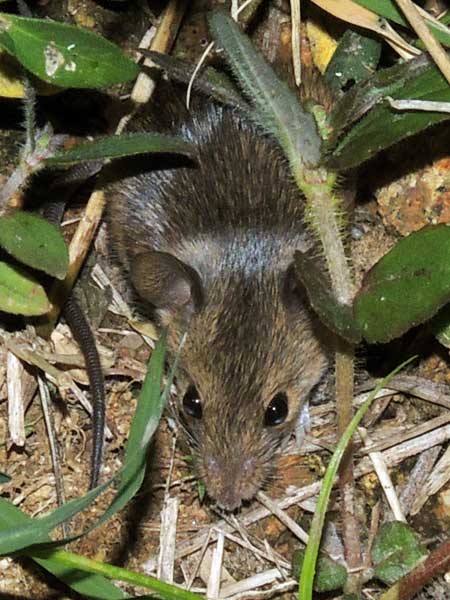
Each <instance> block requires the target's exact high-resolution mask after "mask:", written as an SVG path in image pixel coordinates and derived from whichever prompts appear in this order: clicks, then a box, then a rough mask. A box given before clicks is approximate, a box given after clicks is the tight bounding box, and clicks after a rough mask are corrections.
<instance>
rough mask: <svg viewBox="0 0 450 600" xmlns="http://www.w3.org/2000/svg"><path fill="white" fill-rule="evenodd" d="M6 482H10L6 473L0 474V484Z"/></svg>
mask: <svg viewBox="0 0 450 600" xmlns="http://www.w3.org/2000/svg"><path fill="white" fill-rule="evenodd" d="M8 481H11V477H10V476H9V475H7V474H6V473H0V483H8Z"/></svg>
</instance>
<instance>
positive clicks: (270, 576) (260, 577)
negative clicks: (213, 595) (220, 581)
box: [220, 569, 296, 598]
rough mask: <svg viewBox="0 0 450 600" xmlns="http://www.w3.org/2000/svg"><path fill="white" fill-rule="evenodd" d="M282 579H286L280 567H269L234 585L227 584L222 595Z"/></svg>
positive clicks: (232, 594) (246, 590)
mask: <svg viewBox="0 0 450 600" xmlns="http://www.w3.org/2000/svg"><path fill="white" fill-rule="evenodd" d="M280 579H283V580H284V579H285V577H284V575H283V574H281V573H280V571H279V570H278V569H269V570H268V571H263V572H262V573H258V574H257V575H253V577H248V578H247V579H243V580H242V581H238V582H237V583H234V584H232V585H228V586H225V587H224V588H223V590H222V593H221V596H220V597H221V598H229V597H232V596H235V595H237V594H242V593H244V592H248V591H250V590H255V589H257V588H259V587H262V586H263V585H269V584H271V583H275V582H279V581H280ZM285 583H286V582H285ZM287 583H288V584H291V583H292V582H291V581H288V582H287ZM294 583H296V582H294Z"/></svg>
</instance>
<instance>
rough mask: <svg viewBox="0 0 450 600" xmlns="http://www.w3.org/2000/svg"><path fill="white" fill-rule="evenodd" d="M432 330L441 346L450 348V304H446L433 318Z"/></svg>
mask: <svg viewBox="0 0 450 600" xmlns="http://www.w3.org/2000/svg"><path fill="white" fill-rule="evenodd" d="M430 329H431V331H432V332H433V333H434V335H435V336H436V338H437V340H438V342H439V343H440V344H442V345H443V346H445V347H446V348H450V304H446V305H445V306H444V308H442V309H441V310H440V311H439V312H438V314H437V315H436V316H435V317H434V318H433V320H432V321H431V323H430Z"/></svg>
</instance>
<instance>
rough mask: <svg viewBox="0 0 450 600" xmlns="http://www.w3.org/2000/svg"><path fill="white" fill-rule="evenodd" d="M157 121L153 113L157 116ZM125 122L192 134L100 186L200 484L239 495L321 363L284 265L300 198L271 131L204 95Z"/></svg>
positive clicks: (250, 490)
mask: <svg viewBox="0 0 450 600" xmlns="http://www.w3.org/2000/svg"><path fill="white" fill-rule="evenodd" d="M163 120H164V123H163V122H162V121H163ZM132 128H134V129H137V130H142V129H147V128H149V129H151V130H153V131H154V130H159V131H168V132H170V133H171V134H175V135H180V136H181V137H183V138H184V139H185V140H187V141H189V142H191V143H193V144H194V145H195V150H196V152H195V161H194V162H191V163H189V162H186V161H185V160H183V161H181V162H180V161H178V164H176V161H175V164H174V161H173V160H172V161H171V163H172V164H170V163H169V164H165V161H164V159H153V158H148V157H147V158H146V161H147V164H146V166H145V167H144V169H143V170H142V171H140V172H136V171H137V170H136V169H135V172H134V173H131V172H128V173H127V171H126V167H124V170H123V171H122V172H118V171H117V167H115V172H114V178H115V180H116V181H115V182H114V183H112V184H110V186H109V188H108V189H107V194H108V207H109V208H108V216H107V219H108V227H109V236H110V245H111V248H112V252H113V254H114V255H115V257H116V258H117V259H118V261H119V262H120V264H121V265H122V267H123V269H124V272H125V273H126V276H127V277H128V278H129V280H130V281H131V283H132V285H133V287H134V289H135V291H136V292H137V294H138V296H139V298H140V299H141V300H143V301H144V302H146V303H148V304H150V305H151V306H153V307H154V309H155V312H156V315H157V317H158V319H159V322H160V323H161V324H162V325H163V326H166V327H167V328H168V347H169V353H171V354H172V355H173V354H174V353H175V352H176V350H177V348H178V345H179V343H180V339H181V337H182V335H183V334H184V332H185V331H187V340H186V343H185V345H184V347H183V349H182V353H181V356H180V361H179V368H178V371H177V381H178V386H179V395H178V399H177V412H178V417H179V421H180V423H181V424H182V427H183V429H184V431H185V432H186V434H187V437H188V439H189V442H190V445H191V448H192V454H193V457H194V464H195V467H196V471H197V473H198V475H199V476H200V477H201V478H202V479H203V480H204V482H205V484H206V489H207V492H208V494H209V495H210V496H211V497H212V498H214V499H215V500H216V501H217V502H218V504H219V505H221V506H222V507H224V508H225V509H227V510H233V509H235V508H237V507H239V506H240V505H241V503H242V501H243V500H249V499H251V498H252V497H253V496H254V495H255V493H256V492H257V491H258V489H259V488H260V487H261V486H263V485H264V484H265V483H266V482H267V480H268V479H270V477H271V475H273V468H274V464H275V454H276V452H277V450H279V448H280V447H281V446H282V445H283V443H284V442H285V441H286V439H287V437H288V436H289V435H290V433H291V432H292V430H293V429H294V427H295V425H296V422H297V419H298V417H299V413H300V411H301V409H302V407H303V405H304V403H305V401H306V400H307V398H308V395H310V393H311V391H312V390H313V388H314V387H315V386H316V385H317V383H318V382H319V381H320V379H321V378H322V377H323V375H324V372H325V370H326V368H327V362H328V361H327V356H326V351H325V350H324V347H323V344H322V343H321V341H320V335H319V329H318V327H319V325H318V323H317V322H316V320H315V319H314V318H313V316H312V313H311V311H310V310H309V308H308V306H307V304H306V300H305V297H304V294H303V292H302V289H301V286H300V285H299V284H298V282H297V280H296V277H295V272H294V269H293V256H294V252H295V250H297V249H306V248H310V247H311V245H312V240H311V237H310V236H309V234H308V233H307V232H306V228H305V224H304V214H303V213H304V205H303V200H302V196H301V194H300V192H299V191H298V189H297V188H296V186H295V185H294V183H293V182H292V177H291V175H290V172H289V166H288V164H287V161H286V159H285V158H284V157H283V155H282V152H281V150H280V149H279V147H278V145H277V144H276V142H275V141H274V140H272V139H271V138H270V137H269V136H268V135H267V134H266V133H264V132H262V131H261V130H259V129H258V128H257V127H256V126H255V125H254V124H253V123H251V122H250V120H249V119H248V117H246V116H244V115H242V114H240V113H239V112H237V111H236V110H233V109H230V108H226V107H223V106H219V105H216V104H214V103H211V102H209V101H205V102H200V103H199V106H197V107H195V108H194V110H193V111H192V112H190V113H188V112H187V111H186V110H185V109H180V108H179V107H178V108H176V109H175V110H173V109H172V110H171V109H170V103H169V105H165V106H162V107H161V105H159V106H156V107H155V106H154V107H153V108H150V109H149V111H148V113H147V117H146V118H141V119H138V120H137V121H136V122H135V124H134V125H133V127H132Z"/></svg>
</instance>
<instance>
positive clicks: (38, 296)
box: [0, 262, 51, 317]
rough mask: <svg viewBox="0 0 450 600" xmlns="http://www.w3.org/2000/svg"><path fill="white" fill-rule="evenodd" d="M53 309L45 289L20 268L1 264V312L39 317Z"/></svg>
mask: <svg viewBox="0 0 450 600" xmlns="http://www.w3.org/2000/svg"><path fill="white" fill-rule="evenodd" d="M50 308H51V305H50V303H49V301H48V298H47V295H46V293H45V290H44V288H43V287H42V286H41V285H39V283H38V282H37V281H36V280H35V279H33V277H31V275H29V274H28V273H26V272H25V271H24V270H22V269H20V267H12V266H11V265H8V264H7V263H5V262H0V310H2V311H4V312H7V313H12V314H13V315H25V316H26V317H37V316H40V315H45V313H47V312H48V311H49V310H50Z"/></svg>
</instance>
